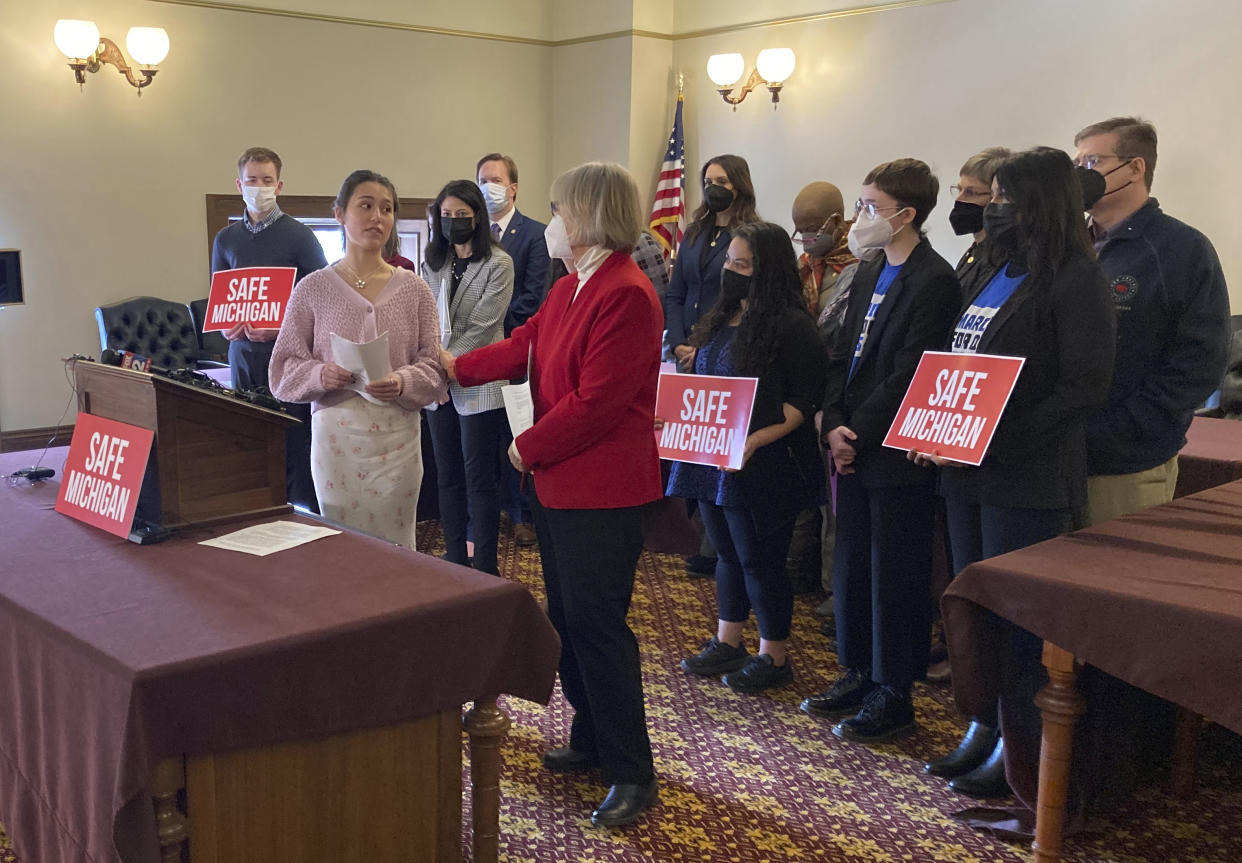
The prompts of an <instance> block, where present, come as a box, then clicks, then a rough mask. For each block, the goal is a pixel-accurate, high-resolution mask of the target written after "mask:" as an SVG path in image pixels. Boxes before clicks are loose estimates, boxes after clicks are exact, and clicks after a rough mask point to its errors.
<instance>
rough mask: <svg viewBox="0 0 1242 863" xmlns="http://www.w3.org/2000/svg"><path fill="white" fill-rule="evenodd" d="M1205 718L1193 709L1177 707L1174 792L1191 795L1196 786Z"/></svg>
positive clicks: (1180, 794) (1174, 731)
mask: <svg viewBox="0 0 1242 863" xmlns="http://www.w3.org/2000/svg"><path fill="white" fill-rule="evenodd" d="M1202 730H1203V718H1202V717H1201V716H1199V714H1197V713H1195V712H1194V711H1193V710H1187V709H1186V708H1185V707H1179V708H1177V724H1176V725H1175V726H1174V729H1173V770H1172V773H1173V776H1172V779H1173V781H1172V785H1173V793H1174V795H1176V796H1178V797H1189V796H1190V793H1191V792H1192V791H1193V790H1194V787H1195V762H1196V760H1198V754H1199V732H1200V731H1202Z"/></svg>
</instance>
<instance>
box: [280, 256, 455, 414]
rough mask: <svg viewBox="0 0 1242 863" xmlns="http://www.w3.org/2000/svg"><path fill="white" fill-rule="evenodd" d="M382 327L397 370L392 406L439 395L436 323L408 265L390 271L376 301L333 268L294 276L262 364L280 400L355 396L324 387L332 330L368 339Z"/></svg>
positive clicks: (319, 402)
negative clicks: (268, 355)
mask: <svg viewBox="0 0 1242 863" xmlns="http://www.w3.org/2000/svg"><path fill="white" fill-rule="evenodd" d="M384 332H387V333H388V355H389V359H390V360H391V361H392V367H393V369H394V370H395V371H396V372H397V374H399V375H400V376H401V380H402V388H401V395H400V396H398V397H397V400H396V401H395V402H394V404H396V405H398V406H399V407H402V408H404V409H405V410H408V411H417V410H418V409H419V408H422V407H423V406H424V405H428V404H430V403H432V402H436V401H442V400H443V399H444V398H445V397H446V395H447V385H448V382H447V380H446V379H445V377H444V370H443V369H442V368H441V367H440V361H439V356H440V354H439V348H440V322H439V317H438V316H437V315H436V301H435V300H434V299H433V298H432V296H431V289H430V288H429V287H427V283H426V282H424V281H423V280H422V278H421V277H419V276H417V275H415V274H414V273H412V272H410V271H409V270H404V269H398V270H397V271H396V272H394V273H393V274H392V278H391V279H389V281H388V284H387V285H385V286H384V290H383V291H381V292H380V295H379V297H378V298H377V299H376V302H375V305H371V303H370V302H369V301H368V300H367V299H366V298H365V297H363V296H362V295H361V294H359V293H358V292H357V291H355V290H354V289H353V288H351V287H350V286H349V285H347V284H346V283H345V281H344V280H343V279H342V278H341V277H340V276H338V275H337V273H336V271H335V270H334V269H332V268H331V267H325V268H324V269H322V270H316V271H315V272H313V273H310V274H308V275H307V276H306V277H305V278H304V279H302V281H300V282H298V284H297V286H296V287H295V288H294V289H293V294H292V295H291V296H290V297H289V308H288V310H287V311H286V312H285V320H284V324H283V325H282V326H281V328H280V335H279V336H277V337H276V345H275V347H274V348H273V349H272V362H271V365H270V366H269V369H268V378H269V379H270V380H271V385H272V394H273V395H275V396H276V398H278V399H280V400H281V401H286V402H311V403H312V405H311V410H312V411H316V410H319V408H321V407H326V406H331V405H335V404H340V403H341V402H343V401H345V400H346V399H348V398H352V397H356V396H357V395H358V394H357V393H355V392H354V391H353V390H344V389H342V390H332V391H328V390H325V389H324V387H323V382H322V379H321V375H322V372H323V367H324V364H325V363H326V362H330V361H331V360H332V336H331V334H332V333H336V334H337V335H338V336H341V337H342V338H346V339H350V340H351V341H355V342H368V341H371V340H372V339H374V338H376V337H378V336H379V335H380V334H381V333H384Z"/></svg>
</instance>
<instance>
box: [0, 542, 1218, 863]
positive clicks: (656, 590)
mask: <svg viewBox="0 0 1242 863" xmlns="http://www.w3.org/2000/svg"><path fill="white" fill-rule="evenodd" d="M419 535H420V546H425V548H426V550H427V551H429V552H432V553H434V552H435V551H437V550H438V540H439V536H438V529H437V525H435V524H434V523H428V524H424V525H420V526H419ZM501 554H502V557H501V569H502V571H503V572H504V573H506V575H507V576H508V577H510V578H513V579H515V580H518V581H520V582H522V583H523V584H526V585H527V586H528V587H530V589H531V590H532V591H534V592H535V593H536V594H541V593H542V586H541V584H540V579H539V568H538V553H537V551H536V550H534V549H518V548H516V547H515V546H514V545H513V544H512V542H511V541H510V537H509V536H508V535H507V533H506V535H503V536H502V539H501ZM818 601H819V597H815V596H807V597H799V599H798V602H797V605H796V609H795V621H794V629H793V632H794V637H793V639H792V641H791V655H792V657H793V661H794V663H795V666H794V667H795V674H796V679H795V683H794V685H793V686H792V687H789V688H787V689H784V690H779V691H777V692H775V693H772V694H770V695H763V696H758V697H746V696H741V695H735V694H734V693H732V692H731V691H729V690H728V689H726V688H725V687H724V686H722V685H721V684H720V683H719V682H718V681H715V680H711V679H704V678H697V677H691V676H689V675H686V674H683V673H682V672H681V671H680V670H678V668H677V663H678V661H679V660H680V659H681V658H682V657H683V656H685V655H687V653H689V652H692V651H693V650H694V649H695V648H696V647H697V645H698V644H699V643H700V642H701V641H702V640H703V639H704V638H706V637H707V635H709V634H710V632H711V628H712V626H713V625H714V612H715V599H714V588H713V583H712V582H711V581H709V580H690V579H687V578H686V577H685V576H684V575H683V574H682V570H681V559H680V558H678V557H675V556H669V555H657V554H650V553H644V555H643V557H642V559H641V561H640V570H639V580H638V586H637V589H636V591H635V598H634V606H633V611H632V613H631V622H632V625H633V627H634V629H635V632H636V633H637V634H638V638H639V642H640V644H641V645H642V651H643V667H644V678H645V685H646V693H647V703H648V722H649V725H650V728H651V737H652V743H653V745H654V747H655V754H656V768H657V770H658V771H659V773H660V776H661V783H662V784H661V799H660V804H659V805H658V806H657V807H656V808H654V809H653V810H651V812H650V813H649V814H648V815H647V816H646V817H645V818H644V819H643V821H641V822H640V823H639V824H637V825H635V826H634V827H632V828H630V829H628V830H624V831H608V830H602V829H597V828H594V827H592V826H591V824H590V821H589V813H590V810H591V808H592V807H593V806H594V805H595V804H596V803H598V802H599V800H600V799H601V798H602V796H603V793H604V791H605V790H606V789H605V788H604V787H603V786H602V785H601V784H599V780H598V777H597V776H591V775H586V776H582V777H572V776H571V777H566V776H563V775H554V774H549V773H548V772H547V771H544V770H542V769H541V767H540V755H541V753H542V752H543V751H544V750H545V749H547V748H550V747H555V746H559V745H562V744H563V743H564V742H565V741H566V739H567V737H568V729H569V715H568V712H567V706H566V705H565V702H564V701H563V699H562V698H561V696H560V694H559V692H558V693H557V694H556V695H555V696H554V697H553V700H552V703H551V704H550V705H549V706H548V707H543V706H539V705H533V704H529V703H527V702H524V701H520V700H517V699H512V698H508V699H502V705H503V706H504V707H505V709H506V710H507V711H508V712H509V714H510V716H511V717H512V718H513V729H512V731H511V732H510V734H509V737H508V740H507V743H506V746H505V752H504V757H505V766H504V779H503V783H502V790H501V795H502V801H501V831H502V834H503V839H502V846H501V850H502V857H501V859H502V860H505V861H508V863H548V861H576V863H623V861H639V860H643V861H650V860H655V861H661V863H664V861H687V863H688V861H695V863H751V861H770V863H778V861H842V863H857V861H886V863H897V861H914V863H924V861H927V863H932V861H945V863H992V861H1003V863H1018V861H1027V860H1029V859H1030V852H1029V850H1027V849H1025V848H1022V847H1020V846H1015V845H1008V844H1005V843H1003V842H999V841H996V840H994V839H990V838H988V837H987V836H985V835H983V834H981V833H977V832H975V831H973V830H971V829H970V828H967V827H964V826H961V825H959V824H957V823H956V822H955V821H953V820H952V819H951V818H950V817H949V814H950V813H951V812H953V811H955V810H956V809H959V808H962V807H963V806H965V805H969V803H970V801H968V800H966V799H965V798H962V797H960V796H958V795H956V794H954V793H953V792H951V791H950V790H949V789H948V787H947V786H946V785H945V784H944V783H943V782H942V781H939V780H936V779H932V778H928V777H925V776H923V774H922V773H921V771H920V766H921V764H922V762H923V760H924V758H925V757H926V756H928V755H929V754H939V753H941V752H945V751H948V750H949V749H951V748H952V747H953V746H954V745H955V744H956V741H957V738H958V736H959V734H960V733H961V731H962V728H963V724H962V722H961V721H960V720H959V719H958V717H957V715H956V713H955V712H954V710H953V706H952V698H951V695H950V692H949V689H948V687H938V686H920V687H918V688H917V689H916V692H915V699H916V703H915V707H916V710H917V713H918V718H919V724H920V728H919V732H918V733H917V734H916V735H914V736H912V737H909V738H907V739H905V740H902V741H898V742H896V743H893V744H889V745H884V746H876V747H871V748H868V747H865V746H860V745H856V744H850V743H847V742H845V741H843V740H840V739H838V738H837V737H835V736H833V734H832V733H831V731H830V728H829V724H828V723H827V722H820V721H817V720H814V719H812V718H811V717H808V716H806V715H804V714H803V713H801V712H800V711H799V710H798V702H799V700H800V699H801V698H802V697H804V696H805V695H808V694H811V693H814V692H818V691H821V690H822V689H823V688H825V687H826V686H827V684H828V683H829V682H830V680H831V677H832V675H833V670H834V669H835V656H834V655H833V654H832V653H831V652H830V651H829V650H828V649H827V647H826V643H825V639H823V638H822V637H821V636H819V634H818V621H817V619H816V618H815V617H814V616H813V615H812V613H811V609H813V608H814V606H815V605H816V604H817V603H818ZM747 638H748V641H749V646H750V649H751V650H752V651H753V650H754V649H755V647H756V640H757V634H756V633H755V631H754V628H753V625H752V626H751V628H750V629H749V630H748V633H747ZM1199 770H1200V779H1199V783H1198V785H1197V787H1196V791H1195V794H1194V795H1193V796H1192V797H1190V798H1188V799H1186V800H1175V799H1173V798H1171V797H1168V796H1167V795H1166V794H1165V793H1164V790H1163V788H1162V787H1153V788H1149V789H1145V790H1143V791H1142V792H1140V793H1139V794H1138V795H1136V796H1135V797H1134V798H1133V799H1132V800H1130V801H1129V802H1128V803H1126V804H1125V805H1124V806H1122V807H1121V808H1119V809H1118V810H1117V811H1115V812H1113V813H1110V814H1109V816H1108V818H1107V819H1105V820H1101V821H1099V822H1098V823H1095V824H1093V825H1092V826H1091V831H1090V832H1089V833H1086V834H1080V835H1078V836H1075V837H1072V838H1071V839H1070V840H1069V841H1068V842H1067V847H1066V858H1065V859H1066V860H1067V861H1069V863H1157V861H1159V863H1236V861H1240V860H1242V742H1240V741H1239V739H1238V738H1237V737H1235V736H1234V735H1232V734H1229V733H1227V732H1224V731H1223V730H1221V729H1219V728H1217V727H1215V726H1213V727H1210V728H1209V730H1208V731H1207V733H1206V734H1205V736H1204V740H1203V744H1202V751H1201V755H1200V761H1199ZM467 805H468V798H467ZM467 847H468V845H467ZM0 863H16V857H14V856H13V854H12V850H11V848H10V847H9V845H8V842H7V840H6V838H5V836H4V833H3V828H2V827H0Z"/></svg>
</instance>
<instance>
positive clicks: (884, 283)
mask: <svg viewBox="0 0 1242 863" xmlns="http://www.w3.org/2000/svg"><path fill="white" fill-rule="evenodd" d="M899 272H901V264H885V265H884V269H883V270H882V271H881V272H880V277H879V278H878V279H876V281H875V290H874V291H873V292H872V293H871V303H870V305H868V306H867V316H866V317H865V318H863V325H862V330H861V331H860V332H859V333H858V344H857V345H855V346H854V359H853V360H851V361H850V373H849V375H847V376H846V380H847V381H848V380H853V378H854V370H855V369H856V368H857V367H858V359H859V357H861V356H862V353H863V348H865V347H866V346H867V334H868V332H869V331H870V330H871V322H872V321H874V320H875V315H876V312H878V311H879V310H880V303H882V302H884V295H885V294H887V293H888V289H889V287H891V286H892V284H893V282H895V281H896V280H897V274H898V273H899Z"/></svg>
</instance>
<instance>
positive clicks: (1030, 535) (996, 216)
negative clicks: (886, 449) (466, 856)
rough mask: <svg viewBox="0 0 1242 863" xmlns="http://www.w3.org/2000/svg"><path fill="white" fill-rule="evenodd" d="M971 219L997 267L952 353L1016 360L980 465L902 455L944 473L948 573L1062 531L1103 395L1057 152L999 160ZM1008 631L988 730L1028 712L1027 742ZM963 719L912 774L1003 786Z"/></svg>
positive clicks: (1101, 291)
mask: <svg viewBox="0 0 1242 863" xmlns="http://www.w3.org/2000/svg"><path fill="white" fill-rule="evenodd" d="M984 226H985V229H986V230H987V236H988V245H989V253H990V254H991V255H993V256H994V257H995V262H996V264H997V272H996V274H995V275H994V276H993V277H992V278H991V279H990V280H988V281H987V282H986V283H982V284H978V285H977V286H976V289H975V291H974V292H973V295H972V296H971V297H969V298H968V299H967V301H966V306H965V308H964V309H963V310H962V314H961V316H960V320H959V322H958V324H957V328H956V330H955V332H954V335H953V338H952V340H951V343H950V344H951V349H952V350H953V351H954V352H969V353H980V354H983V353H987V354H1001V355H1005V356H1020V357H1025V358H1026V363H1025V365H1024V366H1023V369H1022V373H1021V375H1020V376H1019V378H1018V382H1017V384H1016V386H1015V387H1014V390H1013V393H1012V395H1011V396H1010V399H1009V404H1008V407H1007V408H1006V410H1005V413H1004V415H1003V416H1002V417H1001V421H1000V424H999V425H998V426H997V428H996V436H995V437H994V438H993V439H992V443H991V446H990V447H989V449H988V453H987V457H986V458H985V459H984V461H983V464H982V465H980V466H979V467H977V468H975V467H968V466H962V465H960V464H958V463H953V462H946V461H945V460H943V459H939V458H935V457H931V456H927V455H920V454H917V453H911V454H910V457H911V459H912V460H913V461H915V462H918V463H921V464H937V465H941V466H942V467H943V468H944V469H943V470H942V471H941V491H942V493H943V494H944V497H945V502H946V505H947V509H948V521H949V539H950V542H951V543H952V546H953V565H954V568H955V569H956V570H957V571H958V572H960V571H961V570H962V569H964V568H966V567H967V566H969V565H970V564H972V563H975V562H976V561H979V560H983V559H985V558H989V557H994V556H996V555H998V554H1004V553H1005V552H1009V551H1014V550H1016V549H1019V548H1024V547H1026V546H1028V545H1033V544H1035V543H1037V542H1042V541H1043V540H1046V539H1051V538H1052V537H1055V536H1057V535H1059V534H1061V533H1063V532H1065V531H1066V530H1069V529H1070V528H1071V527H1072V526H1073V522H1074V519H1075V515H1076V513H1077V511H1078V510H1079V508H1080V507H1082V506H1083V505H1085V503H1086V500H1087V451H1086V439H1085V437H1084V431H1083V422H1084V420H1085V418H1086V416H1087V415H1088V414H1089V413H1090V412H1091V411H1092V410H1094V409H1095V408H1096V407H1098V406H1099V405H1101V404H1103V402H1104V398H1105V396H1106V395H1107V393H1108V387H1109V382H1110V381H1111V380H1112V369H1113V348H1114V341H1115V330H1116V320H1115V314H1116V313H1115V311H1114V307H1113V302H1112V300H1111V299H1110V297H1109V295H1108V283H1107V281H1106V280H1105V278H1104V276H1103V275H1102V274H1101V272H1100V268H1099V267H1098V266H1097V265H1096V263H1095V255H1094V253H1093V252H1092V248H1091V242H1090V239H1089V237H1088V235H1087V228H1086V224H1085V221H1084V219H1083V197H1082V188H1081V186H1080V184H1079V180H1078V178H1077V177H1076V174H1075V170H1074V166H1073V163H1071V162H1070V159H1069V156H1067V155H1066V154H1065V153H1063V152H1061V151H1060V150H1057V149H1053V148H1050V147H1040V148H1037V149H1034V150H1028V151H1026V152H1024V153H1019V154H1018V155H1016V156H1013V157H1011V158H1010V159H1008V160H1007V161H1005V162H1004V163H1003V164H1002V165H1001V167H1000V168H999V170H998V171H997V172H996V176H995V178H994V179H993V181H992V203H990V204H988V205H987V207H986V209H985V211H984ZM998 625H1000V624H999V623H998ZM1012 629H1013V631H1012V632H1011V633H1009V637H1008V638H1006V639H1004V642H1005V645H1006V650H1007V651H1008V652H1009V655H1007V656H1006V657H1004V658H1003V659H1002V663H1001V664H1002V667H1003V668H1005V669H1006V674H1005V675H1003V679H1001V680H1000V681H998V687H999V691H998V692H997V697H998V699H999V711H1000V713H999V726H1000V727H1001V729H1002V733H1003V734H1005V735H1009V734H1010V730H1011V727H1012V728H1013V729H1017V728H1019V727H1021V728H1025V729H1029V728H1030V727H1032V722H1031V720H1032V718H1033V720H1034V722H1033V727H1034V730H1035V733H1036V736H1037V735H1038V728H1039V719H1038V715H1034V716H1032V713H1033V711H1034V707H1033V706H1032V699H1033V698H1034V695H1035V692H1036V690H1037V689H1038V688H1039V686H1040V685H1042V684H1041V680H1040V678H1041V671H1040V662H1039V656H1040V642H1039V640H1038V639H1036V638H1035V637H1034V636H1033V635H1031V634H1030V633H1028V632H1025V631H1023V630H1018V629H1017V628H1016V627H1013V628H1012ZM951 636H952V633H950V647H952V638H951ZM973 719H974V722H972V724H971V728H970V730H969V731H968V732H967V735H966V738H965V739H964V740H963V741H962V745H961V746H959V747H958V749H957V750H956V751H954V752H952V753H950V754H949V755H948V756H945V757H944V758H941V759H938V760H936V761H933V762H930V763H929V764H927V765H926V767H925V768H924V769H925V770H926V771H927V772H928V773H932V774H935V775H939V776H954V777H957V778H955V779H954V780H953V781H952V783H951V785H952V787H953V788H954V789H955V790H958V791H962V792H963V793H967V794H971V795H972V796H995V795H996V794H998V793H1004V792H1005V790H1006V786H1005V780H1004V761H1003V753H1004V744H1003V743H1001V742H1000V740H999V737H998V735H997V728H998V716H997V715H991V716H976V717H973ZM1011 743H1012V741H1011ZM989 744H991V745H989ZM1035 745H1036V746H1038V742H1037V741H1036V743H1035Z"/></svg>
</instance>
